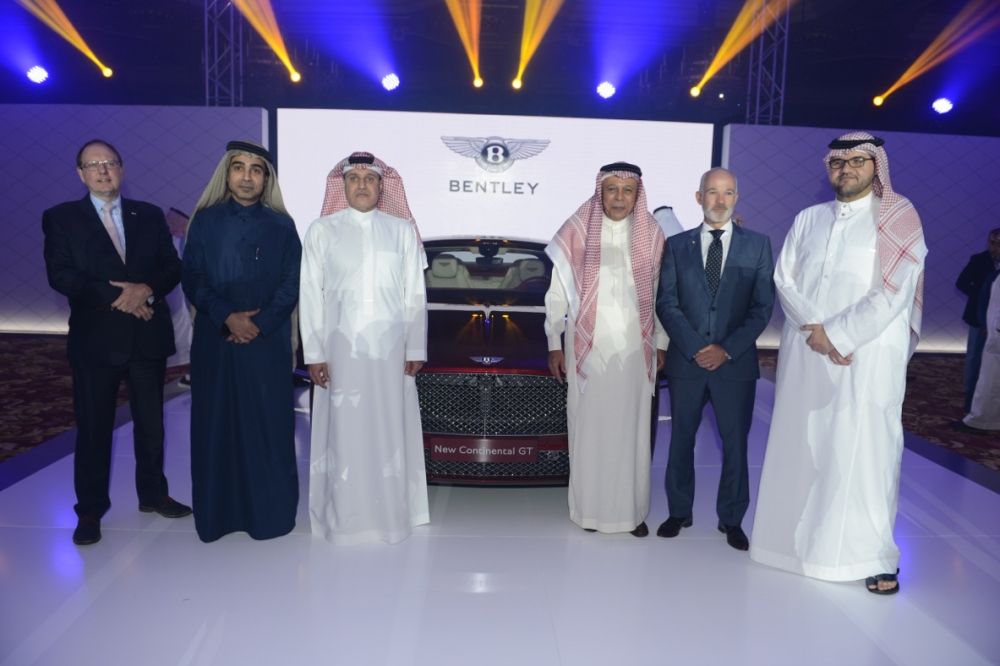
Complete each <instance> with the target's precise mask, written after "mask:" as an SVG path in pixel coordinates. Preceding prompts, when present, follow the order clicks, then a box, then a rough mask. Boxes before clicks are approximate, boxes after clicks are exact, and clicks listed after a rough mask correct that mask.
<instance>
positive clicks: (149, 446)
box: [42, 139, 191, 545]
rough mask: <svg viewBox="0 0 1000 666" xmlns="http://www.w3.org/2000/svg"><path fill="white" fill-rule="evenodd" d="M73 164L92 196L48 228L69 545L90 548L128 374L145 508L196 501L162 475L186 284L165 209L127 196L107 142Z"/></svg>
mask: <svg viewBox="0 0 1000 666" xmlns="http://www.w3.org/2000/svg"><path fill="white" fill-rule="evenodd" d="M76 171H77V175H78V176H79V177H80V180H81V181H82V182H83V183H84V185H86V186H87V189H88V190H89V192H88V194H87V195H86V196H84V197H83V199H80V200H77V201H68V202H66V203H62V204H59V205H58V206H54V207H52V208H50V209H48V210H47V211H45V212H44V213H43V215H42V229H43V231H44V232H45V268H46V272H47V274H48V278H49V284H50V285H51V286H52V288H53V289H55V290H56V291H58V292H59V293H61V294H63V295H65V296H66V297H68V298H69V306H70V316H69V335H68V336H67V343H66V351H67V356H68V357H69V362H70V366H71V367H72V372H73V410H74V413H75V415H76V426H77V436H76V450H75V454H74V461H73V483H74V486H75V489H76V498H77V503H76V505H75V507H74V510H75V511H76V514H77V519H78V520H77V527H76V530H75V531H74V532H73V542H74V543H76V544H77V545H87V544H92V543H97V542H98V541H100V539H101V522H100V521H101V518H102V517H103V516H104V514H105V512H107V510H108V509H109V508H110V507H111V499H110V496H109V494H108V486H109V483H110V474H111V438H112V432H113V430H114V419H115V408H116V402H117V397H118V387H119V384H120V383H121V381H122V380H123V379H124V380H125V386H126V388H127V389H128V393H129V403H130V407H131V410H132V421H133V439H134V443H135V460H136V469H135V485H136V491H137V493H138V496H139V510H140V511H142V512H145V513H151V512H156V513H159V514H160V515H162V516H165V517H167V518H179V517H181V516H186V515H188V514H190V513H191V508H190V507H188V506H185V505H183V504H181V503H180V502H177V501H175V500H174V499H172V498H171V497H170V496H169V495H168V494H167V479H166V477H165V476H164V474H163V383H164V376H165V373H166V359H167V357H168V356H170V355H171V354H173V353H174V331H173V325H172V324H171V321H170V308H169V307H168V306H167V304H166V302H165V301H164V300H163V299H164V297H165V296H166V295H167V294H168V293H170V291H171V290H172V289H173V288H174V287H175V286H176V285H177V283H178V282H179V281H180V275H181V262H180V259H178V258H177V252H176V250H174V245H173V242H172V240H171V237H170V231H169V230H168V228H167V224H166V220H165V219H164V216H163V211H162V210H160V209H159V208H158V207H156V206H153V205H151V204H148V203H144V202H142V201H132V200H130V199H123V198H122V197H121V185H122V180H123V177H124V166H123V164H122V158H121V155H120V154H119V153H118V151H117V150H115V148H114V147H113V146H112V145H111V144H110V143H108V142H106V141H103V140H101V139H95V140H92V141H89V142H87V143H86V144H84V146H83V148H81V149H80V151H79V152H78V153H77V157H76Z"/></svg>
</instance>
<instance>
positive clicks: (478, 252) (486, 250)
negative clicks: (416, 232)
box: [424, 239, 552, 305]
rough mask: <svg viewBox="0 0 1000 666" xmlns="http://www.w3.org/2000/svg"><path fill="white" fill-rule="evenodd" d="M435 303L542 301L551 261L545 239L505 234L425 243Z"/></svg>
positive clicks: (428, 279) (430, 293) (430, 291)
mask: <svg viewBox="0 0 1000 666" xmlns="http://www.w3.org/2000/svg"><path fill="white" fill-rule="evenodd" d="M425 249H426V251H427V263H428V267H427V270H426V271H425V272H424V276H425V280H426V283H427V298H428V300H429V301H430V302H432V303H469V304H482V305H486V304H489V305H512V304H515V303H517V304H519V305H543V304H544V298H545V292H546V291H548V288H549V281H550V280H551V279H552V262H551V261H550V260H549V258H548V257H547V256H546V255H545V246H544V245H543V244H541V243H529V242H518V241H510V240H502V239H474V240H468V241H466V240H456V241H451V242H449V241H430V242H428V243H427V244H426V245H425Z"/></svg>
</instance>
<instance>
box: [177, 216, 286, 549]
mask: <svg viewBox="0 0 1000 666" xmlns="http://www.w3.org/2000/svg"><path fill="white" fill-rule="evenodd" d="M301 254H302V244H301V242H300V241H299V236H298V233H297V232H296V230H295V224H294V222H292V219H291V218H290V217H288V216H287V215H282V214H280V213H277V212H275V211H274V210H272V209H270V208H267V207H265V206H262V205H261V204H260V203H256V204H254V205H252V206H249V207H243V206H241V205H239V204H237V203H236V202H234V201H232V200H230V201H228V202H226V203H223V204H219V205H217V206H213V207H211V208H207V209H205V210H202V211H199V212H198V213H197V216H196V217H195V220H194V223H193V224H192V225H191V229H190V232H189V233H188V238H187V245H186V247H185V248H184V270H183V274H182V278H181V284H182V286H183V287H184V294H185V296H187V298H188V300H189V301H191V303H192V305H194V307H195V309H196V310H197V315H196V316H195V318H194V339H193V341H192V344H191V482H192V490H191V493H192V500H193V501H192V504H193V505H194V521H195V527H196V529H197V530H198V536H199V537H200V538H201V540H202V541H205V542H209V541H215V540H216V539H218V538H219V537H222V536H225V535H226V534H229V533H230V532H239V531H243V532H247V533H248V534H249V535H250V536H251V537H253V538H254V539H269V538H272V537H277V536H281V535H283V534H287V533H288V532H290V531H291V530H292V528H293V527H294V526H295V512H296V507H297V505H298V499H299V485H298V473H297V471H296V468H295V409H294V404H293V398H292V349H291V339H292V331H291V314H292V310H293V309H294V308H295V303H296V301H297V299H298V294H299V262H300V257H301ZM258 308H259V309H260V312H258V313H257V314H256V315H254V316H253V317H252V320H253V322H254V324H256V325H257V327H258V328H259V329H260V334H259V335H258V336H257V337H256V338H255V339H254V340H252V341H251V342H250V343H248V344H238V343H235V342H227V341H226V337H227V332H228V329H226V327H225V321H226V318H227V317H228V316H229V315H230V314H232V313H233V312H243V311H250V310H256V309H258Z"/></svg>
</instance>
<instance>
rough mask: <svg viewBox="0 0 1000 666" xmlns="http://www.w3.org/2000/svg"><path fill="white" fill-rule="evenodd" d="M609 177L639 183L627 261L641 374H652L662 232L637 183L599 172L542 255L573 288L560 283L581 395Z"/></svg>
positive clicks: (625, 173) (593, 315) (591, 343)
mask: <svg viewBox="0 0 1000 666" xmlns="http://www.w3.org/2000/svg"><path fill="white" fill-rule="evenodd" d="M609 175H611V176H617V177H619V178H625V179H627V178H634V179H636V180H637V181H638V182H639V189H638V192H637V195H636V201H635V208H634V210H633V211H632V228H631V239H630V252H629V254H630V256H631V258H632V276H633V279H634V280H635V288H636V292H637V295H638V299H639V323H640V325H641V327H642V349H643V354H644V355H645V357H646V372H647V376H648V378H649V380H650V381H652V380H653V375H654V373H655V369H656V343H655V340H654V337H655V330H656V325H655V323H654V318H655V317H656V307H655V303H654V302H653V283H654V281H655V280H657V279H659V275H660V260H661V259H662V258H663V231H662V230H661V229H660V225H659V224H657V222H656V218H654V217H653V215H652V214H651V213H650V212H649V207H648V205H647V203H646V190H645V188H644V187H643V185H642V178H641V177H640V176H638V175H637V174H635V173H633V172H631V171H617V170H615V171H602V172H599V173H598V174H597V183H596V186H595V190H594V195H593V196H592V197H590V198H589V199H588V200H587V201H585V202H584V204H583V205H582V206H580V208H579V209H578V210H577V211H576V213H574V214H573V216H572V217H570V218H569V219H568V220H566V222H565V223H564V224H563V225H562V227H560V229H559V231H557V232H556V235H555V237H554V238H553V239H552V242H551V243H549V245H548V246H547V247H546V248H545V252H546V254H548V255H549V257H550V258H551V259H552V261H553V263H554V264H555V265H556V266H557V267H559V268H560V274H561V275H562V276H563V279H564V280H566V279H568V277H569V276H568V275H566V270H567V268H568V270H569V273H570V274H571V275H572V276H573V284H571V285H570V284H564V286H565V287H566V295H567V298H568V299H569V310H570V315H571V316H572V317H573V320H574V324H575V331H576V332H575V336H574V338H573V346H574V351H575V356H576V374H577V377H578V379H579V385H580V390H581V392H582V391H583V387H584V385H585V384H586V381H587V356H588V355H589V354H590V351H591V349H592V348H593V346H594V327H595V324H596V322H597V292H598V275H599V273H600V268H601V226H602V224H603V218H604V205H603V199H602V192H601V190H602V183H603V182H604V179H605V178H607V177H608V176H609Z"/></svg>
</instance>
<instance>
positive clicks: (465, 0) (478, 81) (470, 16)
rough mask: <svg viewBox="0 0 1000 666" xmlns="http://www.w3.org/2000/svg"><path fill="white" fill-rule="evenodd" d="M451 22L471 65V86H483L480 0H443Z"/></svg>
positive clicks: (481, 8)
mask: <svg viewBox="0 0 1000 666" xmlns="http://www.w3.org/2000/svg"><path fill="white" fill-rule="evenodd" d="M445 3H446V4H447V5H448V11H449V12H451V20H452V22H454V24H455V29H456V30H458V36H459V38H461V40H462V46H464V47H465V55H467V56H468V57H469V64H470V65H472V76H473V79H472V85H474V86H475V87H477V88H481V87H482V86H483V77H482V76H480V75H479V28H480V25H481V24H482V18H483V1H482V0H445Z"/></svg>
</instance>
